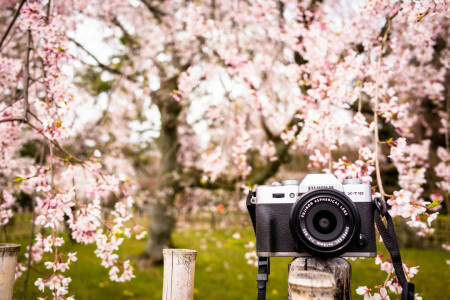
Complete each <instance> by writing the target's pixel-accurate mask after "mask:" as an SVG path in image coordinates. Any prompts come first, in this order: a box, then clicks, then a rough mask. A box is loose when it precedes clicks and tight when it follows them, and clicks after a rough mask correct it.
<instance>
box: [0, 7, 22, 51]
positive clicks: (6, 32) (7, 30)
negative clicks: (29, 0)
mask: <svg viewBox="0 0 450 300" xmlns="http://www.w3.org/2000/svg"><path fill="white" fill-rule="evenodd" d="M25 1H26V0H22V2H20V4H19V7H18V8H17V10H16V12H15V14H14V17H13V19H12V20H11V23H9V26H8V28H7V29H6V31H5V33H4V34H3V36H2V39H1V40H0V50H1V49H2V46H3V43H4V42H5V40H6V37H7V36H8V34H9V32H10V31H11V28H12V27H13V26H14V23H15V22H16V20H17V17H18V16H19V15H20V10H21V9H22V6H23V5H24V4H25Z"/></svg>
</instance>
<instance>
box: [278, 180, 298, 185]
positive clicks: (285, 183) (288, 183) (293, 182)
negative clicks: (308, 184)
mask: <svg viewBox="0 0 450 300" xmlns="http://www.w3.org/2000/svg"><path fill="white" fill-rule="evenodd" d="M281 185H300V181H298V180H294V179H289V180H283V181H282V182H281Z"/></svg>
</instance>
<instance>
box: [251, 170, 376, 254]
mask: <svg viewBox="0 0 450 300" xmlns="http://www.w3.org/2000/svg"><path fill="white" fill-rule="evenodd" d="M250 205H253V206H254V210H252V211H253V213H254V216H252V212H250V214H251V216H252V219H254V220H253V225H254V230H255V236H256V254H257V256H259V257H271V256H289V257H301V256H316V257H337V256H343V257H374V256H376V252H377V249H376V238H375V226H374V211H375V209H376V207H375V205H374V202H373V200H372V192H371V187H370V185H369V184H363V183H362V180H361V179H357V178H354V179H345V180H344V182H343V183H341V182H340V181H339V180H338V179H337V178H336V177H335V176H333V175H332V174H309V175H307V176H306V177H305V178H304V180H303V181H302V182H301V183H300V182H299V181H297V180H284V181H282V182H281V183H278V182H275V183H273V184H272V185H261V186H258V187H257V189H256V196H255V193H253V197H252V198H251V204H250ZM249 211H250V209H249Z"/></svg>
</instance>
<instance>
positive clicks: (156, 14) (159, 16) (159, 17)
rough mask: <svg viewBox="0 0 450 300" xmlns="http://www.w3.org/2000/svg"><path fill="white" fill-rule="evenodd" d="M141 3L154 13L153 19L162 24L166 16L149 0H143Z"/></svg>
mask: <svg viewBox="0 0 450 300" xmlns="http://www.w3.org/2000/svg"><path fill="white" fill-rule="evenodd" d="M141 2H142V3H143V4H144V5H145V6H146V7H147V8H148V10H149V11H150V12H151V13H152V15H153V17H155V19H156V20H157V21H158V23H159V24H161V23H162V17H164V16H165V15H166V14H165V13H164V12H163V11H162V10H160V9H159V8H158V7H156V6H152V5H151V4H150V3H149V2H148V0H141Z"/></svg>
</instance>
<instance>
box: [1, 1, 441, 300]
mask: <svg viewBox="0 0 450 300" xmlns="http://www.w3.org/2000/svg"><path fill="white" fill-rule="evenodd" d="M343 5H344V6H343ZM2 7H5V8H7V9H4V10H3V11H2V12H1V18H2V20H5V22H2V24H5V25H2V30H1V32H5V33H4V34H3V35H2V40H1V44H0V49H1V57H0V76H1V77H0V78H1V83H0V86H1V90H0V93H1V97H2V98H1V101H2V102H1V107H0V111H1V112H2V116H1V120H0V122H1V123H0V132H2V137H3V138H2V148H1V155H2V169H1V173H2V180H3V184H2V188H3V203H2V206H1V209H2V210H1V219H2V223H3V224H5V223H7V222H8V219H9V218H10V217H11V214H12V210H11V207H12V206H13V205H14V201H15V200H14V195H18V194H19V192H20V191H23V192H25V193H26V194H28V195H31V196H32V199H33V204H32V206H33V207H34V209H35V215H36V220H35V222H34V223H36V225H38V226H45V227H49V228H50V231H51V234H50V235H48V236H46V237H44V236H39V235H37V237H36V240H35V242H34V244H33V246H32V247H30V248H29V260H28V269H29V264H30V263H31V261H36V262H38V261H40V260H41V259H42V254H43V252H53V253H56V258H55V260H54V261H48V262H46V263H45V264H46V265H47V267H48V268H49V269H51V270H53V273H52V274H51V275H50V276H49V277H47V278H42V279H40V280H38V281H37V282H36V285H37V286H38V287H39V288H40V289H41V290H43V291H47V288H49V289H50V291H51V293H52V294H53V295H54V297H55V298H57V297H59V296H61V295H62V297H65V296H64V295H66V293H67V286H68V283H69V282H70V278H64V276H63V273H64V270H65V269H66V268H67V267H68V265H69V264H70V262H71V261H74V260H75V259H76V256H74V254H71V253H69V254H63V253H60V252H59V250H58V247H59V246H60V245H61V243H63V239H62V237H61V234H60V233H59V232H58V230H57V229H58V228H59V227H60V226H62V224H63V223H67V224H69V227H70V230H71V235H72V238H74V239H75V240H76V241H77V242H82V243H86V244H88V243H94V242H95V243H96V244H97V250H96V254H97V255H98V256H99V257H101V258H102V264H104V265H105V266H106V267H109V268H110V275H111V278H112V279H113V280H118V281H121V280H128V279H130V278H131V277H132V276H133V275H132V273H131V268H130V266H129V262H128V261H120V260H119V259H118V257H117V255H116V254H114V251H115V250H117V247H118V246H119V245H120V244H121V243H122V242H123V237H125V236H128V237H129V236H131V234H132V232H133V231H135V233H136V236H137V237H138V238H142V236H143V234H144V232H143V231H142V228H139V227H138V226H136V227H135V228H128V227H127V226H125V225H124V223H125V222H126V221H128V220H130V219H131V212H130V208H131V205H132V202H133V200H132V197H131V196H130V195H131V194H130V193H131V190H132V189H133V186H132V184H131V183H130V180H128V178H129V177H130V176H131V177H133V176H134V175H133V172H134V170H132V169H131V170H129V171H128V172H126V173H128V174H125V172H124V165H127V163H126V162H127V160H126V158H127V157H128V158H131V159H132V160H133V166H134V167H135V168H134V169H135V170H136V172H144V174H145V171H146V168H147V166H148V161H147V160H146V157H147V156H146V155H148V154H149V153H155V152H156V153H158V154H159V164H160V166H159V170H158V183H157V188H156V192H155V193H154V194H153V195H152V199H153V203H152V205H151V209H152V214H151V219H150V224H149V231H150V236H149V240H148V244H147V248H146V251H145V254H146V256H148V257H151V258H153V259H154V260H155V261H158V260H160V259H161V249H162V247H164V246H167V245H170V233H171V231H172V229H173V226H174V218H173V210H172V208H173V205H174V201H175V199H176V197H177V195H178V194H180V193H181V192H182V191H183V190H184V189H186V188H188V187H201V188H207V189H212V188H223V189H231V190H236V189H237V190H238V191H239V189H241V186H250V187H252V186H253V185H254V184H261V183H264V182H265V181H266V180H267V179H269V178H270V177H272V176H273V175H274V174H275V173H276V172H277V171H278V170H279V168H280V166H281V165H282V164H283V163H285V162H287V161H288V160H289V153H303V154H305V153H307V154H308V155H310V156H309V160H310V167H311V169H312V170H314V168H315V170H323V171H324V172H331V173H334V174H335V175H336V176H337V177H338V178H339V179H341V180H343V179H345V178H347V177H360V178H362V179H363V181H364V182H372V181H373V183H374V192H377V193H379V194H380V195H381V196H382V198H383V199H384V200H385V201H387V203H388V204H389V205H390V209H391V210H390V212H391V214H393V215H400V216H402V217H404V218H407V219H409V220H410V221H409V222H408V223H409V224H410V225H411V226H412V227H417V228H418V229H419V233H420V234H422V235H424V234H426V233H427V232H431V231H432V228H431V222H432V221H433V219H435V218H436V216H437V212H435V210H436V209H437V208H439V206H440V202H442V201H443V199H444V198H445V199H447V208H448V207H449V205H448V193H449V185H448V182H450V171H449V168H450V162H449V155H450V154H449V144H448V140H449V139H448V110H449V108H448V105H449V104H448V103H449V102H448V99H446V97H445V95H446V93H448V91H447V90H446V89H445V87H446V86H448V84H447V83H448V76H449V75H448V74H449V72H448V69H449V65H450V62H449V57H450V56H449V50H448V47H447V45H448V42H449V41H448V36H449V35H448V30H449V27H448V23H449V19H448V18H447V17H446V13H447V14H448V7H447V4H446V2H445V1H420V2H418V1H416V2H402V1H390V2H389V3H384V2H374V1H368V2H367V3H365V2H362V3H360V4H359V3H356V4H355V3H354V2H351V1H347V2H346V1H340V2H338V3H336V2H334V1H325V2H323V3H322V2H319V1H305V2H297V1H278V2H275V1H269V0H267V1H263V0H260V1H239V0H237V1H214V0H208V1H192V2H190V1H149V0H142V1H131V0H129V1H128V0H113V1H93V0H92V1H74V2H71V3H70V4H67V3H63V2H57V1H34V2H33V1H31V2H30V3H29V4H28V3H25V1H21V2H20V3H19V4H16V3H15V2H14V1H2ZM83 26H84V27H83ZM91 27H98V30H97V31H101V32H103V35H102V37H103V38H104V43H103V44H99V43H98V41H96V40H94V39H90V40H89V39H86V38H85V35H88V36H89V30H91ZM83 28H84V29H83ZM93 45H94V46H93ZM99 45H103V46H104V45H106V46H107V47H106V48H105V47H99ZM33 147H34V148H35V150H34V151H31V153H33V155H34V157H32V158H30V157H28V158H24V157H23V155H22V156H21V155H20V151H22V154H24V153H28V152H27V151H24V149H25V150H26V149H30V148H33ZM97 148H98V149H100V150H101V152H102V153H104V155H103V156H102V155H101V154H100V151H94V150H95V149H97ZM350 149H354V151H355V150H356V152H357V153H358V154H357V155H356V156H354V157H352V155H349V156H343V155H342V154H343V153H345V152H349V153H351V152H352V151H351V150H350ZM430 153H431V154H432V155H433V156H437V157H434V158H433V159H431V160H430V159H429V156H430ZM434 153H436V155H435V154H434ZM107 159H109V160H107ZM118 161H121V162H122V164H118V163H117V162H118ZM124 162H125V163H124ZM390 165H392V166H393V167H394V169H395V170H396V172H397V173H398V188H396V189H395V190H392V191H390V190H388V189H386V188H385V187H384V185H383V180H382V175H383V173H382V171H387V170H388V169H391V167H390ZM80 170H84V171H80ZM427 172H429V173H430V172H431V173H434V175H433V176H434V178H436V179H437V180H436V182H427V180H426V178H427V176H426V174H427ZM55 174H58V175H63V178H64V179H69V180H60V179H57V178H55V177H60V176H55ZM73 174H77V175H76V176H73ZM111 174H116V175H111ZM81 175H82V176H81ZM71 178H73V180H71ZM13 180H15V181H16V183H20V185H18V186H17V184H13ZM77 181H78V183H77ZM385 181H386V180H385ZM80 184H82V185H85V186H87V187H88V189H87V191H88V192H86V193H84V190H85V188H84V187H82V188H81V187H80ZM425 184H427V185H428V191H433V192H435V193H434V194H432V195H424V185H425ZM111 198H112V199H113V200H111ZM108 201H112V202H113V203H114V205H113V206H114V209H113V212H112V215H113V220H111V219H109V220H103V219H104V215H103V213H102V211H103V210H104V206H105V205H106V204H107V202H108ZM65 219H66V221H65ZM127 224H128V223H127ZM377 262H378V263H379V264H380V265H381V267H382V269H383V270H385V271H386V272H387V273H388V276H387V279H386V281H385V283H384V284H382V285H381V287H379V288H377V289H369V288H365V289H364V288H363V289H358V291H359V292H361V293H363V294H369V293H374V292H377V293H379V294H381V295H383V294H384V292H385V289H386V287H388V286H389V287H390V288H391V290H392V291H393V292H398V289H399V287H398V284H397V283H396V278H395V276H394V277H392V265H391V264H390V262H389V260H385V261H382V260H381V258H379V259H378V260H377ZM407 268H408V270H409V275H410V276H411V277H412V276H413V275H414V272H416V269H414V268H409V267H407Z"/></svg>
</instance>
